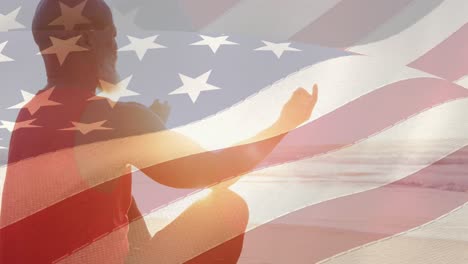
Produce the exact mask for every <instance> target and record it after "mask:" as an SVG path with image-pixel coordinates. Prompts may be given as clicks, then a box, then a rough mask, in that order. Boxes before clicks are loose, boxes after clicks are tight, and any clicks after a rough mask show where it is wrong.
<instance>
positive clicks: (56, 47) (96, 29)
mask: <svg viewBox="0 0 468 264" xmlns="http://www.w3.org/2000/svg"><path fill="white" fill-rule="evenodd" d="M32 31H33V36H34V40H35V41H36V43H37V45H38V46H39V49H40V50H41V52H42V54H43V58H44V62H45V66H46V70H47V76H48V78H49V82H50V83H51V84H53V85H58V86H64V87H66V86H80V85H81V86H91V85H96V86H97V85H98V84H99V80H105V81H107V82H117V79H118V76H117V73H116V70H115V63H116V60H117V55H116V54H117V46H116V43H115V35H116V29H115V26H114V23H113V19H112V13H111V10H110V9H109V7H108V6H107V4H106V3H105V2H104V0H41V1H40V3H39V5H38V7H37V9H36V14H35V16H34V20H33V25H32ZM67 40H68V41H67ZM96 86H95V87H96ZM95 87H94V88H95ZM88 88H89V87H88Z"/></svg>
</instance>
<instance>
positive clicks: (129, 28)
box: [112, 8, 143, 32]
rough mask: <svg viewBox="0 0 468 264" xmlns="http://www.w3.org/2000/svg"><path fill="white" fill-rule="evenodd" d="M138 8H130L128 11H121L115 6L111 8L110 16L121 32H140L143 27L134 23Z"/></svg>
mask: <svg viewBox="0 0 468 264" xmlns="http://www.w3.org/2000/svg"><path fill="white" fill-rule="evenodd" d="M138 10H139V9H138V8H135V9H132V10H131V11H130V12H127V13H123V12H121V11H120V10H119V9H117V8H112V16H113V18H114V24H115V26H116V28H118V29H119V31H121V32H140V31H142V30H143V29H142V28H140V27H139V26H138V25H136V24H135V21H136V17H137V14H138Z"/></svg>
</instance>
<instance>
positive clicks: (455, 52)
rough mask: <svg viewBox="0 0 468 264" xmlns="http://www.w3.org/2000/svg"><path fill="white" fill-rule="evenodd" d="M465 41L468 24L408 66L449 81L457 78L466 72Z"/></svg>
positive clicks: (467, 36)
mask: <svg viewBox="0 0 468 264" xmlns="http://www.w3.org/2000/svg"><path fill="white" fill-rule="evenodd" d="M432 30H437V29H432ZM467 43H468V25H465V26H463V27H462V28H461V29H459V30H458V31H457V32H455V33H454V34H453V35H451V36H450V37H449V38H448V39H446V40H445V41H444V42H442V43H441V44H439V45H438V46H436V47H435V48H433V49H432V50H430V51H429V52H428V53H426V54H425V55H424V56H422V57H420V58H419V59H417V60H416V61H414V62H412V63H411V64H409V66H410V67H413V68H416V69H419V70H422V71H425V72H428V73H431V74H434V75H436V76H440V77H443V78H445V79H447V80H449V81H455V80H458V79H460V78H462V77H463V76H465V75H467V74H468V45H467Z"/></svg>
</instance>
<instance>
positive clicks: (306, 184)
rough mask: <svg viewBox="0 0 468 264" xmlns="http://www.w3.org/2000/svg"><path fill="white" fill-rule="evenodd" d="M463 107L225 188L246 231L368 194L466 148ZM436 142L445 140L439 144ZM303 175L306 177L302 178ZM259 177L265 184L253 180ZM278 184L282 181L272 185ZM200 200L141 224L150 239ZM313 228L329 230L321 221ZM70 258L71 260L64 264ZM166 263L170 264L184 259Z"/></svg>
mask: <svg viewBox="0 0 468 264" xmlns="http://www.w3.org/2000/svg"><path fill="white" fill-rule="evenodd" d="M467 107H468V99H460V100H457V101H453V102H450V103H446V104H443V105H440V106H437V107H434V108H432V109H429V110H427V111H425V112H423V113H421V114H419V115H416V116H414V117H412V118H410V119H408V120H406V121H404V122H402V123H400V124H398V125H396V126H394V127H392V128H391V129H388V130H387V131H384V132H382V133H380V134H378V135H376V136H374V137H371V138H369V139H367V140H364V141H362V142H360V143H357V144H355V145H352V146H350V147H348V148H346V149H342V150H339V151H336V152H333V153H329V154H325V155H322V156H319V157H314V158H311V159H308V160H303V161H299V162H294V163H291V164H285V165H281V166H277V167H273V168H268V169H265V170H262V171H260V172H255V173H252V174H250V175H248V176H246V177H243V179H242V180H241V181H239V182H237V183H236V184H235V185H233V186H232V187H231V189H233V190H234V191H235V192H237V193H238V194H240V195H241V196H242V197H243V198H244V200H245V201H246V202H247V204H248V207H249V212H250V215H249V225H248V228H247V230H252V229H254V228H256V227H258V226H260V225H262V224H265V223H268V222H270V221H272V220H274V219H277V218H278V217H281V216H283V215H286V214H289V213H291V212H293V211H296V210H300V209H302V208H304V207H307V206H310V205H313V204H318V203H321V202H325V201H328V200H330V199H334V198H338V197H343V196H347V195H351V194H355V193H359V192H364V191H368V190H372V189H375V188H378V187H381V186H383V185H386V184H388V183H391V182H394V181H396V180H399V179H402V178H404V177H406V176H408V175H410V174H412V173H415V172H417V171H419V170H421V169H423V168H425V167H427V166H429V165H431V164H432V163H434V162H435V161H437V160H440V159H442V158H444V157H446V156H447V155H449V154H451V153H453V152H455V151H457V150H459V149H460V148H462V147H464V146H466V145H468V136H467V135H468V122H467V121H468V117H465V116H464V115H463V113H464V111H463V110H464V109H466V108H467ZM435 120H437V121H435ZM442 138H443V139H445V140H441V139H442ZM382 149H385V153H382ZM356 153H359V155H361V156H362V155H363V154H366V155H365V156H366V157H369V158H370V159H369V160H368V162H367V164H362V163H360V164H357V163H356V162H347V163H346V161H347V160H348V161H349V159H352V158H355V156H356ZM382 155H385V156H382ZM372 157H374V158H373V159H372ZM390 157H397V159H395V158H390ZM385 159H389V161H390V162H389V163H388V164H382V162H381V161H382V160H385ZM285 172H287V175H288V176H287V178H286V176H285ZM355 172H359V173H362V174H363V176H356V175H353V176H347V175H350V173H355ZM304 173H307V175H303V174H304ZM294 177H296V178H294ZM264 178H268V179H267V180H263V181H262V180H260V181H259V179H264ZM278 179H283V180H284V181H282V182H280V183H278V182H273V181H272V180H278ZM272 194H274V195H272ZM206 195H209V192H207V191H204V192H203V193H198V194H196V195H193V196H188V197H186V198H184V199H182V200H180V201H177V202H175V203H172V204H170V205H168V206H166V207H164V208H162V209H160V210H156V211H154V212H152V213H151V214H149V215H147V216H145V217H144V219H143V220H144V221H146V223H147V226H148V228H149V230H150V232H151V233H152V234H153V235H154V234H155V233H157V232H158V231H160V230H161V229H163V228H164V227H165V226H167V225H168V224H169V223H170V222H172V221H173V220H174V219H175V218H176V217H177V216H178V215H179V214H180V213H182V212H183V211H184V210H185V209H186V208H187V207H188V206H190V205H191V204H193V203H194V202H195V201H197V200H198V199H202V198H203V197H205V196H206ZM143 220H140V221H143ZM132 224H137V222H134V223H132ZM297 224H304V223H297ZM309 224H315V225H316V224H317V223H309ZM319 224H321V225H330V223H328V222H327V221H325V220H324V221H323V222H320V223H319ZM331 224H333V223H331ZM156 235H157V234H156ZM179 235H180V234H179ZM229 238H231V237H229ZM229 238H226V240H227V239H229ZM105 244H106V241H105V240H103V241H102V242H101V241H96V242H94V243H93V244H91V245H90V246H89V247H87V248H86V249H85V251H84V252H101V251H102V252H105V247H106V246H105ZM161 246H162V247H163V248H161V249H160V250H161V252H168V251H166V250H171V249H169V248H168V249H164V246H163V245H161ZM172 250H173V249H172ZM201 250H206V249H201ZM182 251H183V248H180V249H178V251H177V252H178V254H169V255H170V257H171V258H177V257H183V256H185V257H187V254H195V255H197V252H182ZM84 252H80V253H79V255H83V254H84ZM179 253H180V254H179ZM198 253H201V252H198ZM74 258H75V257H74V256H72V257H71V258H70V259H74ZM172 260H173V261H174V263H175V262H181V261H184V260H186V259H172Z"/></svg>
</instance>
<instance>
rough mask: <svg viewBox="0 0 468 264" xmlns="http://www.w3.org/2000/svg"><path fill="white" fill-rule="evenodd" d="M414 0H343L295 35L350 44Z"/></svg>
mask: <svg viewBox="0 0 468 264" xmlns="http://www.w3.org/2000/svg"><path fill="white" fill-rule="evenodd" d="M411 1H412V0H394V1H375V0H343V1H341V2H340V3H339V4H338V5H336V6H335V7H334V8H332V9H331V10H330V11H328V12H327V13H326V14H324V15H323V16H321V17H320V18H319V19H317V20H316V21H314V22H312V23H311V24H309V25H308V26H307V27H305V28H304V29H303V30H301V31H300V32H298V33H297V34H296V35H294V36H293V37H292V38H291V39H292V40H294V41H301V42H308V43H316V44H320V45H324V46H329V47H338V48H346V47H349V46H351V45H353V44H355V43H356V42H357V41H359V40H361V39H362V38H363V37H365V36H367V35H368V34H369V33H371V32H373V31H374V30H375V29H376V28H377V27H378V26H379V25H381V24H383V23H384V22H385V21H387V20H388V19H390V18H391V17H393V16H394V15H395V14H397V13H398V12H399V11H400V10H402V9H403V8H405V7H406V6H407V5H408V3H410V2H411Z"/></svg>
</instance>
